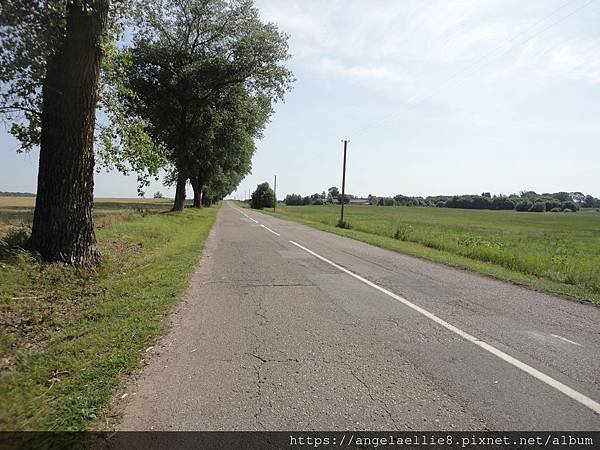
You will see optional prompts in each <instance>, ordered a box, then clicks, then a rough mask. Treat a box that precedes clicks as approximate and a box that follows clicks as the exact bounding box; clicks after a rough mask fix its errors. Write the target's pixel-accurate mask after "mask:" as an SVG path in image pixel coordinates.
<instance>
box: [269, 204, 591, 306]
mask: <svg viewBox="0 0 600 450" xmlns="http://www.w3.org/2000/svg"><path fill="white" fill-rule="evenodd" d="M345 210H346V214H345V215H346V217H345V218H346V220H347V221H348V222H349V223H350V226H351V229H350V230H342V229H339V228H336V227H335V224H336V223H337V220H338V218H339V212H340V207H339V206H280V207H278V209H277V215H280V216H282V217H285V218H289V219H293V220H297V221H300V222H304V223H306V224H309V225H313V226H316V227H318V228H321V229H325V230H327V231H332V232H335V233H338V234H342V235H346V236H349V237H354V238H356V239H360V240H363V241H367V242H370V243H372V244H375V245H379V246H381V247H386V248H390V249H393V250H398V251H401V252H404V253H409V254H413V255H416V256H422V257H425V258H428V259H432V260H435V261H439V262H443V263H447V264H451V265H454V266H458V267H463V268H467V269H471V270H477V271H479V272H483V273H487V274H490V275H493V276H496V277H498V278H503V279H507V280H511V281H514V282H518V283H522V284H526V285H529V286H533V287H537V288H541V289H545V290H549V291H553V292H557V293H561V294H567V295H570V296H574V297H577V298H580V299H586V300H591V301H595V302H600V212H597V211H596V210H583V211H579V212H577V213H528V212H525V213H523V212H516V211H487V210H486V211H482V210H468V209H450V208H419V207H377V206H355V205H350V206H347V207H346V208H345ZM265 212H268V211H267V210H265Z"/></svg>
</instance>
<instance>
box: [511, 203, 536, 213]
mask: <svg viewBox="0 0 600 450" xmlns="http://www.w3.org/2000/svg"><path fill="white" fill-rule="evenodd" d="M532 206H533V203H531V202H530V201H529V200H521V201H520V202H519V203H517V204H516V206H515V209H516V210H517V211H520V212H523V211H529V209H530V208H531V207H532Z"/></svg>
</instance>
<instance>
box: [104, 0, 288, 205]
mask: <svg viewBox="0 0 600 450" xmlns="http://www.w3.org/2000/svg"><path fill="white" fill-rule="evenodd" d="M288 57H289V54H288V46H287V36H285V35H282V34H281V33H279V31H278V30H277V28H276V27H275V25H273V24H270V23H263V22H262V21H261V20H260V17H259V15H258V11H257V10H256V8H254V6H253V3H252V1H251V0H237V1H222V0H188V1H185V2H182V1H179V0H158V1H156V2H153V3H152V4H150V5H149V6H148V8H147V9H146V10H145V11H143V13H142V14H141V18H140V22H139V27H138V32H137V33H136V35H135V36H134V39H133V45H132V46H131V47H130V48H126V49H123V50H122V51H121V52H120V54H119V59H120V61H121V64H120V66H121V67H122V69H121V71H120V72H119V73H118V74H117V75H116V76H115V78H114V85H115V86H116V88H117V90H118V91H119V92H121V93H122V94H121V95H120V97H119V98H118V101H119V106H120V107H122V108H123V109H124V110H125V111H126V116H127V117H130V118H135V119H137V120H141V121H142V122H143V123H145V124H146V131H147V132H148V134H149V135H150V136H151V137H152V139H153V140H154V141H156V142H160V143H162V144H163V145H164V146H165V147H166V148H167V149H168V160H169V165H170V172H171V176H170V177H169V181H172V182H174V183H176V185H177V188H176V195H175V201H174V204H173V210H176V211H178V210H181V209H183V205H184V201H185V186H186V183H187V180H191V182H192V187H195V191H196V193H197V195H196V197H197V198H196V202H195V203H196V204H199V203H200V202H201V195H200V193H201V188H202V186H201V185H202V184H204V183H207V182H208V180H207V179H206V178H207V176H210V174H211V173H218V170H217V166H218V164H216V163H215V161H217V162H221V161H223V159H222V158H224V156H223V153H222V151H223V150H225V149H226V150H227V151H229V152H231V151H233V150H240V151H242V152H245V153H247V151H248V149H249V146H248V144H247V142H245V143H244V144H243V145H242V147H243V150H242V147H235V148H232V147H231V146H224V145H220V144H219V145H217V143H216V141H215V140H216V139H218V138H219V136H217V135H218V133H219V130H221V132H222V133H224V132H225V131H223V130H227V128H226V127H224V126H220V120H222V119H223V117H224V116H223V114H221V113H222V112H223V111H222V110H220V109H221V108H223V107H224V106H223V105H224V104H226V103H228V102H230V101H232V99H237V100H239V99H240V98H241V96H244V95H245V96H246V99H248V98H253V101H255V102H257V103H260V104H261V107H262V108H263V111H268V114H267V115H266V118H268V115H269V114H270V112H271V103H272V102H274V101H277V100H280V99H283V96H284V93H285V92H286V91H287V90H288V89H289V86H290V83H291V81H292V76H291V73H290V71H289V70H288V69H287V68H285V67H284V66H283V65H282V62H283V61H285V60H286V59H287V58H288ZM236 86H237V87H243V88H244V89H243V91H244V92H243V93H242V92H241V91H236V94H235V95H233V94H231V92H232V89H234V88H235V87H236ZM224 108H227V107H224ZM234 109H235V108H234ZM230 111H231V110H230ZM255 112H256V111H255ZM259 116H260V115H259ZM237 117H238V119H239V116H237ZM266 118H264V117H262V116H261V120H263V122H262V123H261V124H260V125H261V126H258V127H255V128H258V129H262V126H263V125H264V123H266ZM232 120H233V119H232ZM246 125H247V128H246V130H245V131H246V133H247V135H248V136H252V137H255V136H256V134H257V132H256V131H255V132H252V130H251V128H252V125H249V124H248V123H247V122H246ZM242 128H243V126H236V127H235V129H232V130H231V132H230V134H231V136H228V138H229V139H230V140H231V139H233V140H235V139H237V137H239V136H237V135H236V136H234V135H235V133H236V132H237V131H240V130H241V129H242ZM248 136H246V137H244V138H243V140H246V138H247V137H248ZM222 137H223V136H222V135H221V138H222ZM222 169H223V171H224V172H227V170H228V168H227V167H222ZM238 169H239V167H238ZM236 171H238V173H241V171H240V170H236ZM207 174H208V175H207Z"/></svg>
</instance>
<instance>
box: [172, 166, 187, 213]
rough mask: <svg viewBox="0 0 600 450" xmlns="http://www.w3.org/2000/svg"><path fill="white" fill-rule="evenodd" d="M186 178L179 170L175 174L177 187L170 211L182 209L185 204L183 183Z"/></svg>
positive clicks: (185, 181) (184, 183)
mask: <svg viewBox="0 0 600 450" xmlns="http://www.w3.org/2000/svg"><path fill="white" fill-rule="evenodd" d="M186 183H187V179H186V177H185V175H182V174H181V172H180V173H179V174H178V175H177V187H176V189H175V201H174V202H173V208H172V209H171V211H183V208H184V206H185V185H186Z"/></svg>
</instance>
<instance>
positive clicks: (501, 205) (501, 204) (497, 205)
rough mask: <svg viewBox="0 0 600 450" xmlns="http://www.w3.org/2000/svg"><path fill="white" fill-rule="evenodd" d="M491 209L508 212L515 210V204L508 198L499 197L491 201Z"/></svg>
mask: <svg viewBox="0 0 600 450" xmlns="http://www.w3.org/2000/svg"><path fill="white" fill-rule="evenodd" d="M492 209H495V210H497V211H502V210H506V211H508V210H511V209H515V204H514V203H513V202H512V201H511V200H510V199H509V198H508V197H504V196H502V195H501V196H499V197H494V198H493V199H492Z"/></svg>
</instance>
